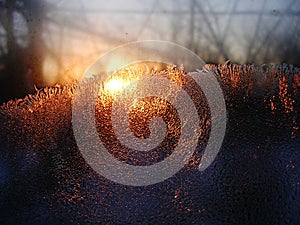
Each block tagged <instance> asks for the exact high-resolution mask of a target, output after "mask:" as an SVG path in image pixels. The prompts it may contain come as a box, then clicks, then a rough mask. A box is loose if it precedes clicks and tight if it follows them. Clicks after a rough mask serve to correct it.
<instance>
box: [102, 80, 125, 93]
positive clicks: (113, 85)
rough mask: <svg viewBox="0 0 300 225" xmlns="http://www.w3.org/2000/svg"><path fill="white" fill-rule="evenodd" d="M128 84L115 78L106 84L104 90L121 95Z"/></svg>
mask: <svg viewBox="0 0 300 225" xmlns="http://www.w3.org/2000/svg"><path fill="white" fill-rule="evenodd" d="M128 84H129V83H128V82H126V81H125V80H123V79H121V78H114V79H110V80H108V81H107V82H106V83H105V84H104V89H105V90H106V91H107V92H109V93H111V94H117V93H120V92H121V91H122V90H123V89H124V88H125V87H126V86H127V85H128Z"/></svg>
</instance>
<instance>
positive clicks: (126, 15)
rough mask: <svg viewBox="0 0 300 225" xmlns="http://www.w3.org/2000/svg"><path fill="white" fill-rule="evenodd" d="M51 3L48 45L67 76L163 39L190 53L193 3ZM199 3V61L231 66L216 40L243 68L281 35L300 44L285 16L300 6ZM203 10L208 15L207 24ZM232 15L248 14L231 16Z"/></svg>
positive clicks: (249, 0) (292, 19) (253, 1)
mask: <svg viewBox="0 0 300 225" xmlns="http://www.w3.org/2000/svg"><path fill="white" fill-rule="evenodd" d="M47 2H49V3H51V4H52V5H53V6H54V7H53V9H52V10H51V11H50V13H49V17H50V18H51V20H53V21H54V22H55V23H52V24H51V23H49V25H48V26H47V30H46V31H45V39H46V41H48V45H49V46H51V48H52V49H53V50H54V51H56V52H58V53H59V54H60V55H61V57H63V61H64V63H63V67H64V70H65V71H69V70H72V72H73V73H75V75H76V74H77V75H79V74H80V73H82V70H83V68H84V67H86V66H87V65H88V64H89V63H91V62H92V61H93V60H95V59H96V58H97V57H98V56H99V55H100V54H103V53H104V52H105V51H107V50H109V49H111V48H113V47H115V46H118V45H120V44H123V43H127V42H131V41H137V40H146V39H159V40H167V41H173V42H176V43H179V44H181V45H184V46H186V47H188V46H189V42H191V34H190V24H191V20H190V18H191V13H190V12H191V2H192V1H191V0H188V1H186V0H144V1H138V0H126V1H125V0H110V1H107V0H106V1H105V0H93V1H87V0H64V1H63V0H48V1H47ZM197 2H198V3H197V4H199V6H200V7H199V8H197V9H195V12H196V14H195V17H194V23H195V25H194V26H195V27H194V38H193V45H192V46H194V48H199V49H200V50H201V51H200V52H198V54H199V55H200V57H204V58H205V57H206V58H209V57H211V56H209V55H210V54H215V55H217V56H214V57H215V58H216V60H218V61H220V62H222V61H224V60H227V59H225V58H224V57H223V56H222V55H221V54H219V53H220V52H219V50H218V47H217V46H216V44H215V43H216V41H215V40H214V36H217V37H218V38H219V39H220V40H222V41H223V42H224V46H225V47H226V46H227V47H226V48H225V47H224V52H226V54H227V55H226V57H228V58H230V59H231V60H232V61H236V62H240V63H243V62H245V61H246V60H247V56H249V54H250V53H251V52H250V53H249V45H250V47H252V46H253V48H254V47H257V48H259V44H258V41H259V40H264V38H265V37H267V38H269V39H272V38H273V39H274V40H272V41H273V42H274V41H276V38H278V39H279V38H281V36H282V35H289V36H295V35H296V36H295V38H297V39H299V30H300V28H299V15H298V16H290V15H289V16H288V15H286V14H287V12H286V9H287V8H288V7H289V11H291V10H292V11H293V12H298V14H299V11H300V1H299V0H295V1H293V0H266V1H263V0H228V1H221V0H210V1H201V0H197ZM199 10H203V11H204V12H208V14H206V18H205V17H204V16H203V14H200V13H199ZM261 11H263V12H264V14H263V16H262V18H261V19H259V14H258V13H259V12H261ZM230 12H245V13H246V14H236V15H234V16H230V14H229V13H230ZM218 13H220V14H218ZM222 13H223V14H222ZM226 13H227V14H226ZM255 13H257V14H255ZM51 20H50V21H51ZM258 24H259V25H258ZM268 33H270V35H268ZM280 35H281V36H280ZM251 41H252V42H251ZM249 43H250V44H249ZM228 46H229V47H228ZM192 50H193V49H192ZM201 54H202V55H201ZM218 55H220V57H219V58H218ZM208 56H209V57H208ZM50 61H51V59H50V58H49V60H48V65H46V67H47V68H46V70H48V71H51V70H52V71H51V73H55V71H56V70H58V69H57V67H55V66H54V62H53V60H52V62H50ZM59 69H60V70H61V68H59ZM53 79H55V78H53Z"/></svg>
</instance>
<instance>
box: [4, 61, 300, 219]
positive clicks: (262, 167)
mask: <svg viewBox="0 0 300 225" xmlns="http://www.w3.org/2000/svg"><path fill="white" fill-rule="evenodd" d="M211 69H212V70H213V71H214V72H215V73H216V75H217V76H219V77H220V79H221V80H222V87H223V90H224V93H225V98H226V106H227V113H228V123H227V131H226V135H225V139H224V142H223V145H222V148H221V150H220V152H219V154H218V156H217V158H216V159H215V161H214V162H213V164H212V165H211V166H210V167H209V168H208V169H206V170H205V171H204V172H199V171H198V170H197V165H198V163H199V162H198V161H197V159H195V160H191V162H190V163H189V164H188V165H186V167H185V168H183V169H182V170H181V171H180V172H178V173H177V174H176V175H174V176H173V177H171V178H170V179H168V180H166V181H164V182H163V183H158V184H155V185H150V186H146V187H130V186H123V185H120V184H116V183H113V182H111V181H109V180H107V179H105V178H104V177H102V176H100V175H98V174H97V173H96V172H94V171H93V170H92V168H91V167H89V166H88V165H87V163H86V162H85V161H84V159H83V158H82V156H81V154H80V152H79V150H78V148H77V146H76V143H75V139H74V136H73V131H72V127H71V105H72V96H73V95H74V91H75V86H74V85H69V86H63V87H61V86H56V87H53V88H46V89H43V90H40V91H38V93H37V94H36V95H31V96H28V97H26V98H25V99H23V100H18V101H10V102H8V103H7V104H4V105H3V106H2V107H1V108H0V122H1V128H0V131H1V133H0V134H1V136H0V224H209V225H210V224H211V225H216V224H222V225H223V224H300V151H299V149H300V136H299V124H300V117H299V108H300V107H299V104H300V102H299V86H298V84H299V83H297V76H299V69H297V68H293V67H287V66H285V67H284V66H279V67H277V68H274V67H272V68H255V67H253V66H247V67H246V66H238V65H219V66H211ZM262 77H263V78H264V80H263V81H262ZM198 151H199V153H200V155H201V151H202V150H201V149H200V148H199V149H198Z"/></svg>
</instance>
